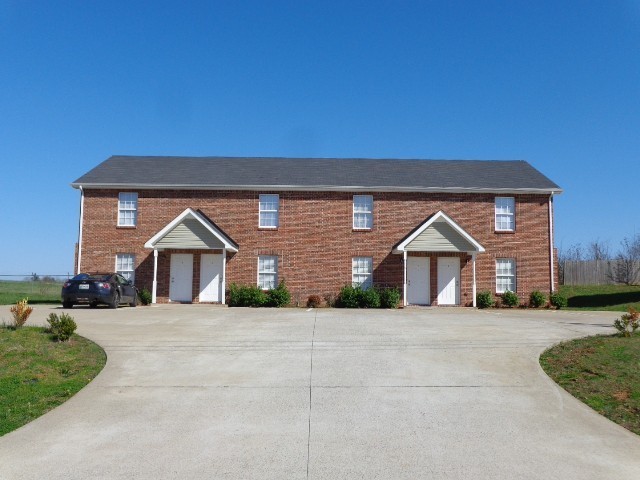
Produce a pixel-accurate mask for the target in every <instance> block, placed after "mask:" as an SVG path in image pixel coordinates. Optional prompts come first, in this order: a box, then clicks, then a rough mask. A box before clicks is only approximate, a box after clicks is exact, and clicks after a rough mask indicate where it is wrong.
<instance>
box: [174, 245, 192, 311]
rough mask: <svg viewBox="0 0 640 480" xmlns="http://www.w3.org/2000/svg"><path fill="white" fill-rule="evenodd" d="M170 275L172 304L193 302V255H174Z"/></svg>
mask: <svg viewBox="0 0 640 480" xmlns="http://www.w3.org/2000/svg"><path fill="white" fill-rule="evenodd" d="M170 275H171V283H170V284H169V300H171V301H172V302H190V301H192V300H193V299H192V297H191V292H192V283H193V255H192V254H191V253H174V254H172V255H171V273H170Z"/></svg>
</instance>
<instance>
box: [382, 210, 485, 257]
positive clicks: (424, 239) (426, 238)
mask: <svg viewBox="0 0 640 480" xmlns="http://www.w3.org/2000/svg"><path fill="white" fill-rule="evenodd" d="M484 251H485V249H484V247H483V246H482V245H480V243H479V242H478V241H477V240H476V239H474V238H473V237H472V236H471V235H470V234H469V233H468V232H467V231H466V230H464V229H463V228H462V227H461V226H460V225H458V224H457V223H456V222H454V221H453V220H452V219H451V218H450V217H449V216H448V215H447V214H445V213H444V212H443V211H442V210H440V211H438V212H437V213H435V214H434V215H432V216H431V217H429V218H428V219H427V220H426V221H425V222H424V223H423V224H422V225H420V226H419V227H417V228H416V229H415V230H413V231H412V232H411V233H410V234H409V235H407V236H406V237H405V238H404V239H402V240H401V241H400V242H399V243H398V244H396V245H395V246H394V247H393V253H402V252H467V253H481V252H484Z"/></svg>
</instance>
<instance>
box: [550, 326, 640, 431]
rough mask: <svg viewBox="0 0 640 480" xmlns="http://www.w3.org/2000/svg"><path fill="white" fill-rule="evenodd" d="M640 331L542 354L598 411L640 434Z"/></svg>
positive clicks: (554, 373) (559, 378) (553, 372)
mask: <svg viewBox="0 0 640 480" xmlns="http://www.w3.org/2000/svg"><path fill="white" fill-rule="evenodd" d="M639 359H640V332H639V333H636V334H635V335H633V336H632V337H630V338H623V337H618V336H597V337H587V338H580V339H577V340H571V341H568V342H564V343H561V344H559V345H556V346H555V347H553V348H551V349H549V350H547V351H546V352H544V353H543V354H542V356H541V357H540V364H541V365H542V368H543V369H544V371H545V372H547V374H548V375H549V376H550V377H551V378H553V379H554V380H555V381H556V383H558V384H559V385H560V386H561V387H562V388H564V389H565V390H566V391H567V392H569V393H570V394H571V395H573V396H574V397H576V398H578V399H579V400H581V401H583V402H584V403H586V404H587V405H589V406H590V407H591V408H593V409H594V410H596V411H597V412H598V413H600V414H602V415H604V416H605V417H607V418H608V419H610V420H612V421H614V422H616V423H618V424H619V425H622V426H623V427H625V428H626V429H628V430H631V431H632V432H634V433H637V434H638V435H640V363H639Z"/></svg>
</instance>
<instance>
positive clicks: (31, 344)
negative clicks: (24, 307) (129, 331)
mask: <svg viewBox="0 0 640 480" xmlns="http://www.w3.org/2000/svg"><path fill="white" fill-rule="evenodd" d="M106 358H107V357H106V355H105V353H104V350H102V348H100V347H99V346H98V345H96V344H95V343H93V342H91V341H89V340H87V339H86V338H83V337H80V336H78V335H73V337H72V338H71V341H70V342H64V343H59V342H56V341H53V340H52V339H51V336H50V335H48V334H46V333H44V329H43V328H41V327H22V328H20V329H18V330H12V329H9V328H6V327H0V436H2V435H4V434H6V433H8V432H11V431H12V430H15V429H16V428H18V427H20V426H22V425H24V424H26V423H29V422H30V421H32V420H34V419H35V418H37V417H39V416H41V415H43V414H44V413H46V412H48V411H49V410H51V409H52V408H55V407H57V406H58V405H60V404H61V403H63V402H65V401H66V400H68V399H69V398H70V397H71V396H73V395H74V394H75V393H76V392H78V391H79V390H80V389H81V388H82V387H84V386H85V385H86V384H87V383H89V382H90V381H91V380H93V378H94V377H95V376H96V375H97V374H98V373H99V372H100V370H102V368H103V367H104V364H105V362H106Z"/></svg>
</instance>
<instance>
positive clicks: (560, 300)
mask: <svg viewBox="0 0 640 480" xmlns="http://www.w3.org/2000/svg"><path fill="white" fill-rule="evenodd" d="M549 302H550V303H551V305H553V306H554V307H556V308H558V309H560V308H567V305H569V300H567V297H565V296H564V295H562V294H561V293H558V292H555V293H552V294H551V295H549Z"/></svg>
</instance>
